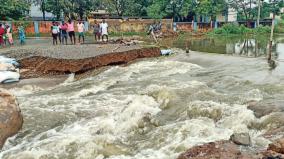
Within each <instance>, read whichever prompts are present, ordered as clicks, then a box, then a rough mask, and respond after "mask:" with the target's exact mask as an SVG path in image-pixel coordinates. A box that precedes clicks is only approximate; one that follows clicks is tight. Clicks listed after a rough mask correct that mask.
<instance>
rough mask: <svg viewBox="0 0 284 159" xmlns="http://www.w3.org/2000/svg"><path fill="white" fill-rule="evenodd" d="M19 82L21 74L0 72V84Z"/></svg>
mask: <svg viewBox="0 0 284 159" xmlns="http://www.w3.org/2000/svg"><path fill="white" fill-rule="evenodd" d="M19 80H20V74H19V72H12V71H0V83H10V82H18V81H19Z"/></svg>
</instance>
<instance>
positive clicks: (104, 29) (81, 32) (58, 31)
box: [51, 20, 108, 45]
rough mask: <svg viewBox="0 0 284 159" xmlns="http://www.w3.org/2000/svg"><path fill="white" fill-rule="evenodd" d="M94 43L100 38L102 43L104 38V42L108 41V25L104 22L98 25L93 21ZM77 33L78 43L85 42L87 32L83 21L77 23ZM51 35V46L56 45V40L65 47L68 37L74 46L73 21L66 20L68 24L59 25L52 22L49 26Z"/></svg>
mask: <svg viewBox="0 0 284 159" xmlns="http://www.w3.org/2000/svg"><path fill="white" fill-rule="evenodd" d="M93 28H94V32H93V34H94V35H95V39H96V41H100V40H101V37H102V41H104V37H106V41H108V24H107V23H106V22H105V20H103V21H102V23H100V24H99V23H98V22H97V21H95V25H94V26H93ZM77 31H78V37H79V43H81V42H82V43H84V42H85V32H86V31H87V29H86V27H85V24H84V22H83V21H79V22H78V23H77ZM51 34H52V39H53V45H57V44H58V40H59V42H60V44H65V45H67V38H68V35H69V38H70V41H71V44H76V36H75V27H74V21H72V20H68V22H64V21H63V22H62V23H61V24H59V22H55V21H54V22H52V26H51Z"/></svg>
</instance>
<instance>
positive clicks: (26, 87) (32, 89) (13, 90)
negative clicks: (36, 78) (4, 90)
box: [9, 85, 43, 96]
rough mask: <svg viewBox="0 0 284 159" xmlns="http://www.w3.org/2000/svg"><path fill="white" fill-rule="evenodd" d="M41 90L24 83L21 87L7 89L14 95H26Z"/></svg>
mask: <svg viewBox="0 0 284 159" xmlns="http://www.w3.org/2000/svg"><path fill="white" fill-rule="evenodd" d="M41 90H43V89H42V88H40V87H38V86H35V85H24V86H23V87H21V88H18V87H16V88H11V89H9V91H10V92H11V93H12V94H14V95H15V96H23V95H28V94H32V93H35V92H38V91H41Z"/></svg>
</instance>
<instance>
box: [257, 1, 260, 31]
mask: <svg viewBox="0 0 284 159" xmlns="http://www.w3.org/2000/svg"><path fill="white" fill-rule="evenodd" d="M260 6H261V4H260V0H258V13H257V27H259V21H260Z"/></svg>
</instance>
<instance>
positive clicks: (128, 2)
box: [104, 0, 150, 16]
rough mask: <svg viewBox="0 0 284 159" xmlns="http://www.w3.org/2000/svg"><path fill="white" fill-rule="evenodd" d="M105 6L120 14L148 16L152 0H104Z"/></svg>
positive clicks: (111, 11)
mask: <svg viewBox="0 0 284 159" xmlns="http://www.w3.org/2000/svg"><path fill="white" fill-rule="evenodd" d="M104 3H105V4H106V6H105V8H107V10H108V11H109V12H110V13H115V14H116V15H118V16H146V15H147V7H148V6H149V4H150V0H104Z"/></svg>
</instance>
